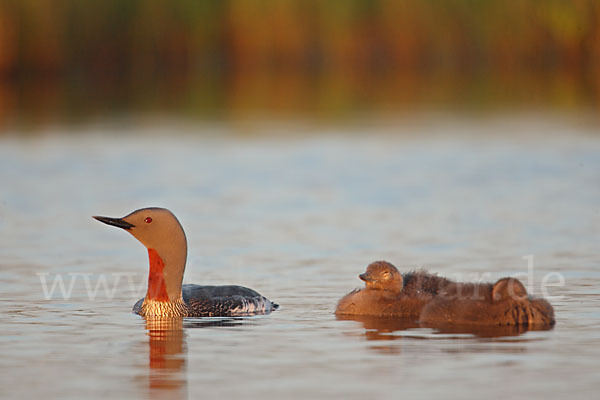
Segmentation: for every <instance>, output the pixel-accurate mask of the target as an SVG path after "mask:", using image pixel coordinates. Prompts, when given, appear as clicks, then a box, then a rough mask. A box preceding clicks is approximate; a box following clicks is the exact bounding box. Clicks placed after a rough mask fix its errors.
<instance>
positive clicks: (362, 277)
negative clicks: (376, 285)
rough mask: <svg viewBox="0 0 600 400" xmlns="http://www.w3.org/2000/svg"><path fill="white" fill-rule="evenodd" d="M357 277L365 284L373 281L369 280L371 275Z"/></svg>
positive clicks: (365, 274)
mask: <svg viewBox="0 0 600 400" xmlns="http://www.w3.org/2000/svg"><path fill="white" fill-rule="evenodd" d="M358 277H359V278H360V279H362V280H363V281H365V282H373V281H374V280H375V279H373V278H371V275H369V274H367V273H366V272H365V273H364V274H360V275H359V276H358Z"/></svg>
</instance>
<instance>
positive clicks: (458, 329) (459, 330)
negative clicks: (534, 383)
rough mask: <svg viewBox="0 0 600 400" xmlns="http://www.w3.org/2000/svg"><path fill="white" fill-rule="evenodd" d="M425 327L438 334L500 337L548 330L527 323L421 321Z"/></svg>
mask: <svg viewBox="0 0 600 400" xmlns="http://www.w3.org/2000/svg"><path fill="white" fill-rule="evenodd" d="M421 327H423V328H431V329H433V330H434V333H438V334H459V335H460V334H466V335H472V336H475V337H478V338H499V337H508V336H520V335H522V334H524V333H525V332H527V331H530V330H531V331H535V330H546V329H536V328H535V327H528V326H527V325H504V326H486V325H468V324H462V325H456V324H444V323H421Z"/></svg>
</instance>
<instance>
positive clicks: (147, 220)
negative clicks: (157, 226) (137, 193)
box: [144, 217, 152, 224]
mask: <svg viewBox="0 0 600 400" xmlns="http://www.w3.org/2000/svg"><path fill="white" fill-rule="evenodd" d="M144 222H145V223H147V224H149V223H150V222H152V218H150V217H146V219H144Z"/></svg>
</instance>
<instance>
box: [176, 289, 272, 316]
mask: <svg viewBox="0 0 600 400" xmlns="http://www.w3.org/2000/svg"><path fill="white" fill-rule="evenodd" d="M182 293H183V301H184V302H185V304H186V305H187V307H188V311H189V315H188V316H190V317H232V316H243V315H256V314H269V313H270V312H271V311H274V310H276V309H277V308H278V307H279V306H278V305H277V304H275V303H272V302H271V301H270V300H269V299H267V298H265V297H263V296H262V295H260V294H259V293H257V292H256V291H254V290H252V289H249V288H246V287H243V286H233V285H227V286H200V285H183V287H182Z"/></svg>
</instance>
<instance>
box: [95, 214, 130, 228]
mask: <svg viewBox="0 0 600 400" xmlns="http://www.w3.org/2000/svg"><path fill="white" fill-rule="evenodd" d="M92 218H94V219H97V220H98V221H100V222H104V223H105V224H106V225H112V226H116V227H117V228H122V229H125V230H130V229H131V228H134V227H135V225H133V224H130V223H129V222H127V221H125V220H124V219H123V218H110V217H98V216H93V217H92Z"/></svg>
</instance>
